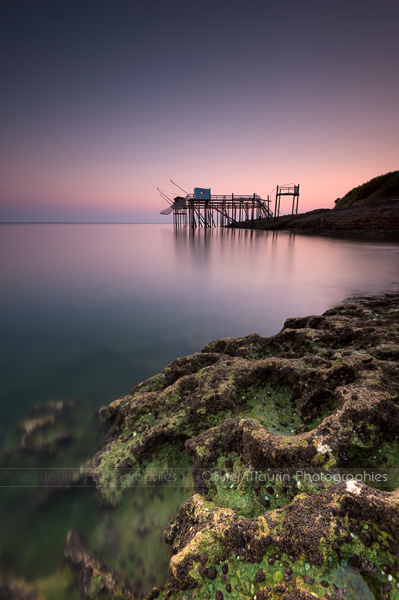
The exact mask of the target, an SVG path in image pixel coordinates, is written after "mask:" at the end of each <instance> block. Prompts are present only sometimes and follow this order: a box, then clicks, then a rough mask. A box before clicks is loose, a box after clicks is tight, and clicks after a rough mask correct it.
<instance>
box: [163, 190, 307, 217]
mask: <svg viewBox="0 0 399 600" xmlns="http://www.w3.org/2000/svg"><path fill="white" fill-rule="evenodd" d="M172 183H173V181H172ZM174 185H176V184H174ZM177 187H179V189H181V190H182V191H183V192H184V190H183V189H182V188H180V186H177ZM294 187H295V190H294V191H295V200H296V204H295V202H294V201H293V209H292V210H293V212H294V207H296V211H297V210H298V197H299V185H298V186H294ZM158 191H159V193H160V194H161V196H162V197H163V198H164V200H166V201H167V202H168V204H169V206H168V208H165V209H164V210H161V211H160V214H161V215H170V214H171V213H172V214H173V224H174V225H176V226H178V225H189V226H190V227H192V228H193V229H195V228H197V227H205V228H209V227H226V226H227V225H234V223H242V222H244V221H254V220H255V219H271V218H273V213H272V211H271V210H270V202H271V200H270V199H269V196H268V197H267V199H266V200H264V199H262V198H261V197H260V196H258V195H257V194H252V195H248V196H246V195H240V194H228V195H214V194H211V190H210V188H194V193H193V194H187V193H186V195H185V196H176V197H175V198H174V199H173V200H171V199H170V198H168V196H166V194H164V193H163V192H161V190H159V189H158ZM281 195H292V194H291V188H288V187H287V188H279V187H278V186H277V193H276V205H275V214H276V213H277V211H278V214H279V212H280V199H281Z"/></svg>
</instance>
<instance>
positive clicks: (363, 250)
mask: <svg viewBox="0 0 399 600" xmlns="http://www.w3.org/2000/svg"><path fill="white" fill-rule="evenodd" d="M0 276H1V290H2V291H1V297H0V303H1V310H0V320H1V381H2V385H1V388H0V394H1V397H0V400H1V403H0V410H1V418H0V436H1V437H0V441H1V443H2V445H3V448H4V445H5V446H6V447H7V449H8V451H10V452H11V454H12V452H13V443H17V441H16V440H18V435H17V433H16V434H15V435H16V437H15V440H14V442H13V441H12V439H10V432H17V429H16V427H17V424H18V422H19V421H21V419H24V418H25V417H26V416H27V415H28V413H29V409H30V408H31V407H32V406H33V405H35V404H37V403H43V402H47V401H49V400H55V399H74V400H76V401H77V402H78V403H79V407H80V408H79V410H80V411H81V413H80V414H81V415H82V417H81V419H82V422H84V421H85V419H87V423H89V420H90V419H92V415H94V413H95V411H96V410H97V409H98V408H99V407H101V406H102V405H104V404H107V403H109V402H111V401H112V400H114V399H115V398H117V397H119V396H121V395H123V394H126V393H128V391H129V390H130V389H131V387H132V386H133V385H135V384H136V383H138V382H139V381H141V380H143V379H146V378H148V377H150V376H151V375H153V374H155V373H157V372H159V371H160V370H161V369H163V368H164V367H165V366H166V365H167V364H168V363H169V362H170V361H172V360H173V359H174V358H176V357H178V356H184V355H186V354H189V353H193V352H196V351H199V350H201V348H202V347H203V346H204V345H205V344H206V343H207V342H208V341H210V340H212V339H216V338H219V337H223V336H244V335H247V334H249V333H252V332H258V333H259V334H261V335H264V336H268V335H272V334H274V333H276V332H278V331H279V330H280V329H281V328H282V326H283V324H284V321H285V319H286V318H287V317H293V316H301V315H307V314H319V313H321V312H323V311H325V310H326V309H328V308H329V307H331V306H333V305H334V304H336V303H337V302H340V301H342V300H343V299H345V298H347V297H349V296H352V295H356V294H374V293H379V292H385V291H389V290H397V289H398V282H399V246H398V245H390V244H370V243H357V242H351V241H342V240H341V241H340V240H334V239H328V238H324V237H320V236H304V235H294V234H289V233H285V232H279V233H272V232H261V231H256V232H255V231H245V230H237V231H234V230H233V231H228V230H221V229H217V230H211V231H203V230H197V231H195V232H191V231H189V230H188V229H179V230H175V229H174V228H173V227H172V226H171V225H2V226H0ZM83 437H84V436H83ZM86 440H87V447H86V451H87V453H90V452H92V451H93V449H94V450H95V447H96V444H98V443H99V442H98V440H95V439H91V438H90V436H87V438H86ZM81 454H82V456H83V455H84V450H82V449H81ZM76 456H77V455H76ZM76 456H75V460H78V459H77V458H76ZM18 460H19V459H18ZM14 466H15V463H14ZM71 466H78V464H73V465H71ZM0 493H1V490H0ZM7 493H9V491H7ZM21 493H22V492H21ZM18 497H19V496H16V495H15V493H14V495H12V496H7V498H6V500H4V502H3V505H2V507H3V509H4V510H3V520H6V523H5V524H4V523H3V525H2V527H3V526H4V528H3V531H5V534H3V539H2V542H1V546H0V563H1V562H2V564H3V566H1V564H0V568H3V569H5V570H6V571H9V572H10V573H17V574H19V575H25V574H27V575H31V574H32V573H37V572H38V571H39V572H41V570H42V571H43V574H46V573H47V571H49V570H50V566H51V569H53V568H54V564H55V563H54V561H59V555H60V554H61V551H62V549H61V547H62V544H63V540H64V539H65V535H66V530H67V529H68V528H69V527H70V526H77V525H76V522H77V523H79V522H80V521H85V520H86V521H87V519H86V517H85V515H87V514H89V513H90V514H92V509H91V508H90V507H89V508H87V507H86V508H84V507H83V508H82V505H81V504H80V505H79V502H80V503H82V502H86V503H87V502H88V500H87V497H85V500H84V501H83V499H82V497H79V498H80V499H79V502H78V501H77V499H76V497H74V498H75V499H74V502H75V503H76V502H78V504H77V506H78V508H76V507H75V509H74V511H75V513H74V514H75V516H73V514H72V513H71V511H72V509H71V506H70V505H71V502H70V498H71V496H69V499H68V500H66V501H65V503H64V504H63V502H64V501H63V500H60V498H59V497H58V498H57V502H58V503H59V504H60V506H61V507H62V508H60V506H59V504H56V506H55V508H54V506H53V505H52V506H53V508H51V510H52V511H53V512H51V510H50V512H49V508H48V507H47V509H46V512H45V513H43V515H42V518H45V519H47V521H48V519H50V521H49V522H47V521H46V523H47V525H46V533H43V532H42V533H41V534H40V533H38V532H37V530H36V529H35V528H34V529H33V533H32V534H31V538H32V540H31V542H32V544H33V536H34V538H35V539H34V544H35V548H36V549H37V548H39V550H36V551H35V552H33V551H32V548H31V546H30V543H31V542H30V541H29V540H30V539H31V538H30V537H29V534H27V533H26V528H27V526H28V525H27V524H28V519H31V520H32V518H33V517H32V515H33V513H32V511H33V510H34V508H32V509H31V512H29V510H28V512H27V516H26V522H25V523H21V516H20V513H19V516H18V515H17V512H15V515H14V516H13V514H12V510H13V508H12V507H13V506H15V507H18ZM25 500H26V497H24V501H25ZM0 504H1V501H0ZM89 504H90V502H89ZM79 506H81V508H79ZM57 507H58V508H57ZM0 508H1V507H0ZM18 510H19V509H18ZM35 510H36V509H35ZM61 510H62V511H63V513H62V514H63V520H64V521H65V523H64V524H62V525H61V524H60V519H59V515H60V511H61ZM4 511H5V513H4ZM15 511H17V508H16V509H15ZM72 512H73V511H72ZM4 514H6V516H5V517H4ZM35 515H36V516H35V519H36V520H37V519H38V517H37V513H35ZM49 515H50V516H49ZM51 515H52V516H51ZM76 515H80V516H76ZM74 519H75V520H74ZM30 522H31V521H30ZM0 525H1V523H0ZM49 532H51V535H52V537H51V540H49V539H48V537H46V536H48V535H50V534H49ZM40 535H41V536H42V537H40ZM20 538H21V539H24V540H25V542H24V544H25V550H21V545H19V550H18V551H17V550H16V547H17V545H18V543H19V542H18V540H19V539H20ZM53 538H54V539H53ZM40 540H41V541H40ZM57 552H58V554H59V555H58V554H57ZM40 553H41V554H40ZM38 556H39V558H38ZM39 565H40V566H39ZM143 585H144V584H143Z"/></svg>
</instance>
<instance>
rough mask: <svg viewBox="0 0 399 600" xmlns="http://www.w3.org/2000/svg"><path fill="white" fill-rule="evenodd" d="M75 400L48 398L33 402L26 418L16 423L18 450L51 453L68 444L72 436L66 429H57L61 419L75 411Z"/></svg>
mask: <svg viewBox="0 0 399 600" xmlns="http://www.w3.org/2000/svg"><path fill="white" fill-rule="evenodd" d="M76 408H77V402H76V401H75V400H50V401H48V402H43V403H40V404H35V405H34V406H33V407H32V408H31V409H30V411H29V416H28V418H26V419H24V420H23V421H21V422H20V423H19V425H18V430H19V434H20V441H19V450H22V451H24V452H29V453H35V454H51V453H54V452H55V451H56V450H57V449H58V448H59V447H60V446H63V445H65V444H69V443H70V442H71V441H72V440H73V437H72V435H71V434H70V433H69V432H68V431H64V430H63V429H62V428H61V430H60V429H59V425H60V424H61V426H62V419H63V417H65V415H67V414H68V413H71V412H72V411H75V410H76Z"/></svg>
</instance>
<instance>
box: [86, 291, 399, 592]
mask: <svg viewBox="0 0 399 600" xmlns="http://www.w3.org/2000/svg"><path fill="white" fill-rule="evenodd" d="M398 348H399V294H387V295H384V296H377V297H371V298H359V299H354V300H352V301H351V302H347V303H344V304H341V305H339V306H337V307H335V308H333V309H331V310H328V311H327V312H326V313H324V314H323V315H322V316H310V317H301V318H298V319H288V320H287V321H286V323H285V325H284V328H283V330H282V331H281V332H280V333H278V334H277V335H275V336H272V337H269V338H262V337H261V336H259V335H256V334H251V335H249V336H247V337H245V338H240V339H233V338H225V339H221V340H216V341H214V342H211V343H209V344H208V345H207V346H206V347H205V348H204V349H203V351H202V352H201V353H197V354H194V355H192V356H188V357H185V358H179V359H177V360H175V361H173V362H172V363H171V364H170V365H169V366H168V367H167V368H166V369H165V370H164V371H163V373H161V374H159V375H156V376H155V377H153V378H151V379H149V380H147V381H145V382H143V383H141V384H139V385H138V386H136V387H135V388H133V390H132V391H131V393H130V394H129V395H127V396H125V397H123V398H120V399H119V400H116V401H115V402H113V403H112V404H111V405H110V406H109V407H108V409H107V410H102V416H103V417H106V418H107V419H108V421H109V423H110V426H111V428H110V432H109V436H108V441H107V444H106V445H105V447H104V448H103V449H102V450H100V452H98V453H97V454H96V455H95V457H94V458H93V459H92V461H91V462H90V464H89V465H88V468H87V473H88V475H89V476H90V477H91V479H92V480H93V481H94V483H95V485H96V486H97V488H98V491H99V494H100V496H101V498H102V501H103V502H104V503H106V504H109V505H116V504H118V502H119V501H120V499H121V497H122V496H123V495H124V494H127V493H128V491H129V488H130V487H131V486H132V485H136V484H137V481H140V482H147V483H150V484H151V485H157V486H159V485H166V484H167V485H182V484H183V483H185V484H187V481H189V480H190V478H191V477H192V481H193V486H194V490H193V492H194V493H193V495H192V496H191V497H190V498H188V499H187V500H186V501H185V502H184V503H183V504H182V506H181V507H180V509H179V511H178V512H177V514H176V516H175V517H174V518H173V519H172V520H171V521H170V522H169V523H168V524H167V525H166V527H165V533H164V537H165V541H166V542H167V543H168V544H169V545H170V546H171V548H172V551H173V556H172V558H171V560H170V565H169V580H168V582H166V583H165V586H164V587H163V588H162V589H159V590H156V591H153V592H152V596H151V597H160V598H175V599H176V600H177V599H178V598H194V597H195V598H215V597H219V598H222V597H224V598H225V597H231V598H234V599H235V598H250V597H251V598H254V597H255V596H256V598H257V599H259V598H272V599H277V598H282V597H283V598H285V599H292V600H294V599H308V598H341V597H342V598H346V599H347V600H356V599H357V598H361V597H364V598H367V597H368V596H367V594H368V593H369V592H370V594H371V593H372V594H373V595H374V597H375V598H392V599H395V598H399V561H398V556H399V492H398V491H397V490H396V488H397V487H398V486H399V482H398V476H397V474H396V470H395V469H396V466H397V462H398V457H399V441H398V432H399V351H398ZM378 488H379V489H378ZM362 590H363V591H362ZM364 590H366V591H364ZM367 590H368V591H367ZM154 594H155V595H154ZM86 595H87V594H86ZM370 597H373V596H370Z"/></svg>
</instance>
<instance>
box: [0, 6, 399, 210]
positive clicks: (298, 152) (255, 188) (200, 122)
mask: <svg viewBox="0 0 399 600" xmlns="http://www.w3.org/2000/svg"><path fill="white" fill-rule="evenodd" d="M89 5H90V2H88V3H83V8H82V4H81V3H78V2H76V3H75V2H71V3H54V4H53V3H49V2H46V1H45V0H39V1H38V2H35V3H34V4H32V3H29V2H27V1H26V2H25V1H24V0H21V4H19V3H18V6H19V9H18V8H17V7H16V3H13V2H6V3H5V4H2V7H1V8H0V12H2V13H4V14H3V15H2V17H3V18H2V19H1V21H2V23H3V25H2V28H4V31H3V32H0V33H1V34H2V38H3V40H5V41H4V42H3V46H4V48H3V58H5V60H3V67H2V70H3V72H2V80H3V81H4V82H5V84H6V85H5V90H6V92H5V94H4V97H3V99H2V110H1V113H0V117H1V126H2V132H3V133H2V136H1V140H0V168H1V173H2V177H1V180H0V221H10V220H11V221H12V220H17V221H18V220H22V221H57V220H61V221H123V222H126V221H127V222H140V221H141V222H168V220H170V217H162V216H160V215H159V211H160V210H161V209H162V208H164V207H165V204H164V203H163V201H162V199H161V197H160V196H159V195H158V192H157V190H156V187H157V186H159V187H160V188H161V189H162V190H163V191H164V192H166V193H167V194H170V195H172V196H173V195H174V194H175V193H176V192H177V190H176V188H174V187H173V185H172V184H171V183H170V181H169V180H170V179H171V178H172V179H173V180H174V181H176V182H177V183H178V184H179V185H181V186H182V187H184V188H185V189H188V191H192V188H194V187H195V186H202V187H211V188H212V192H213V193H215V194H229V193H232V192H233V193H237V194H238V193H242V194H252V193H254V192H256V193H257V194H260V195H261V196H262V197H266V196H267V194H270V193H272V190H273V189H274V188H275V186H276V185H277V184H279V185H283V184H286V183H290V182H295V183H299V184H300V187H301V197H300V204H299V208H300V211H301V212H302V211H306V210H311V209H314V208H321V207H333V205H334V200H335V199H336V198H337V197H339V196H342V195H344V194H345V193H346V192H347V191H348V190H349V189H351V188H352V187H354V186H356V185H360V184H361V183H363V182H365V181H367V180H369V179H371V178H372V177H375V176H377V175H380V174H383V173H386V172H388V171H392V170H396V169H397V168H398V162H399V161H398V159H399V83H398V79H397V77H396V76H394V73H395V72H396V67H397V59H398V57H399V41H398V36H397V32H396V25H395V24H396V23H397V20H398V17H399V5H398V4H397V3H396V2H394V1H390V0H384V1H383V2H381V3H378V4H377V3H376V2H373V1H371V0H370V1H366V2H358V1H357V0H355V1H354V2H351V3H350V4H349V6H348V3H347V2H345V1H343V0H342V1H338V2H334V3H329V2H326V3H320V2H316V1H310V0H309V1H305V2H304V3H301V4H300V7H299V5H298V3H297V2H288V4H285V5H284V7H283V6H278V5H275V4H274V3H269V2H264V1H263V0H251V1H250V2H246V3H244V2H241V1H239V0H234V1H229V2H225V1H224V0H221V1H220V2H219V3H211V2H208V1H207V0H206V1H204V2H202V3H201V5H199V4H198V5H194V4H193V5H190V7H188V6H187V3H185V2H182V1H180V0H171V1H170V2H168V3H162V4H161V3H159V2H156V1H155V0H149V1H146V2H144V0H142V1H139V2H137V3H131V4H130V3H125V2H122V1H117V2H115V3H113V4H112V5H111V4H109V3H106V2H98V3H95V6H96V11H95V18H94V19H93V11H92V10H90V7H89ZM21 6H23V7H24V15H25V18H24V19H21V18H20V14H19V12H18V11H20V9H21ZM177 17H178V22H177V21H176V19H177ZM202 32H205V33H206V35H205V36H204V37H203V36H202ZM289 210H290V203H289V201H287V206H282V212H288V211H289Z"/></svg>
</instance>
